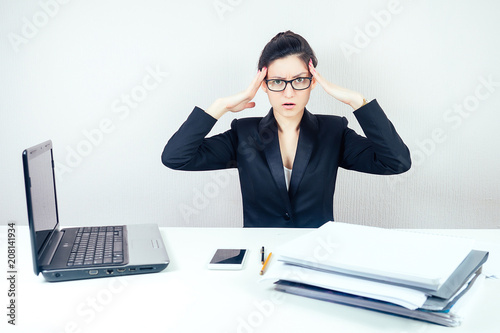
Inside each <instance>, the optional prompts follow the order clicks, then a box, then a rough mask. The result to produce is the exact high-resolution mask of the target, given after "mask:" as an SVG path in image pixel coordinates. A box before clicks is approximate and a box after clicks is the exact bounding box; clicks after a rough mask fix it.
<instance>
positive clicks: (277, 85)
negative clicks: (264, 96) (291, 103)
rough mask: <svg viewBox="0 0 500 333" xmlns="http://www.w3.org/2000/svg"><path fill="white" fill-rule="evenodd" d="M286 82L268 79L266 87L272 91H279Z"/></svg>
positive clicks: (283, 87)
mask: <svg viewBox="0 0 500 333" xmlns="http://www.w3.org/2000/svg"><path fill="white" fill-rule="evenodd" d="M285 85H286V82H285V81H283V80H269V81H267V87H268V88H269V89H270V90H272V91H281V90H284V89H285Z"/></svg>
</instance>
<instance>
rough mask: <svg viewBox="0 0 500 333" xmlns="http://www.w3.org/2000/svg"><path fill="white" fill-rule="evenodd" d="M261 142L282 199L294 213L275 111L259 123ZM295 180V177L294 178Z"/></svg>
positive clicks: (270, 112)
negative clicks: (288, 190)
mask: <svg viewBox="0 0 500 333" xmlns="http://www.w3.org/2000/svg"><path fill="white" fill-rule="evenodd" d="M259 140H260V141H261V144H263V146H264V155H265V156H266V160H267V164H268V166H269V169H270V170H271V174H272V176H273V178H274V182H275V183H276V186H277V187H278V191H279V193H280V196H281V198H282V199H283V201H284V202H285V205H286V208H287V210H288V211H289V212H290V213H291V212H292V209H291V208H292V205H291V202H290V197H289V196H288V192H287V190H286V183H285V172H284V170H283V161H282V159H281V152H280V144H279V139H278V125H277V123H276V119H274V115H273V109H272V108H271V110H270V111H269V113H268V114H267V116H265V117H264V118H263V119H262V120H261V122H260V123H259ZM292 178H293V176H292Z"/></svg>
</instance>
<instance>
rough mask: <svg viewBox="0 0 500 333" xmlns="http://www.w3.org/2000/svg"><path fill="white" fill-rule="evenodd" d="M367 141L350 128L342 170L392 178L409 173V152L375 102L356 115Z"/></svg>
mask: <svg viewBox="0 0 500 333" xmlns="http://www.w3.org/2000/svg"><path fill="white" fill-rule="evenodd" d="M354 115H355V116H356V118H357V119H358V122H359V124H360V125H361V128H362V129H363V132H364V133H365V135H366V138H365V137H363V136H360V135H358V134H356V132H354V131H353V130H352V129H350V128H347V120H345V122H346V124H345V125H346V129H345V132H344V155H343V157H342V162H341V164H340V166H342V167H343V168H345V169H350V170H356V171H361V172H367V173H372V174H381V175H391V174H399V173H403V172H405V171H408V170H409V169H410V166H411V158H410V152H409V150H408V148H407V147H406V145H405V144H404V142H403V140H402V139H401V137H400V136H399V135H398V133H397V132H396V129H395V128H394V126H393V125H392V123H391V122H390V121H389V119H388V118H387V116H386V115H385V113H384V111H383V110H382V109H381V108H380V106H379V104H378V103H377V101H376V100H373V101H371V102H370V103H368V104H366V105H364V106H362V107H361V108H359V109H358V110H356V111H354Z"/></svg>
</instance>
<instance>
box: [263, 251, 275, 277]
mask: <svg viewBox="0 0 500 333" xmlns="http://www.w3.org/2000/svg"><path fill="white" fill-rule="evenodd" d="M271 254H273V253H272V252H269V255H268V256H267V259H266V261H265V262H264V266H262V269H261V270H260V275H263V274H264V270H265V269H266V266H267V263H268V262H269V259H271Z"/></svg>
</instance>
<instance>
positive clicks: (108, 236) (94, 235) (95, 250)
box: [67, 226, 124, 266]
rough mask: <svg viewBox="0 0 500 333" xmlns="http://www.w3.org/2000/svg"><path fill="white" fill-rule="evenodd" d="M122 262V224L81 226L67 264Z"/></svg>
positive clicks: (110, 263)
mask: <svg viewBox="0 0 500 333" xmlns="http://www.w3.org/2000/svg"><path fill="white" fill-rule="evenodd" d="M123 262H124V256H123V226H106V227H82V228H79V229H78V232H77V234H76V239H75V242H74V244H73V248H72V249H71V253H70V255H69V260H68V263H67V266H87V265H92V266H93V265H118V264H121V263H123Z"/></svg>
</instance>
